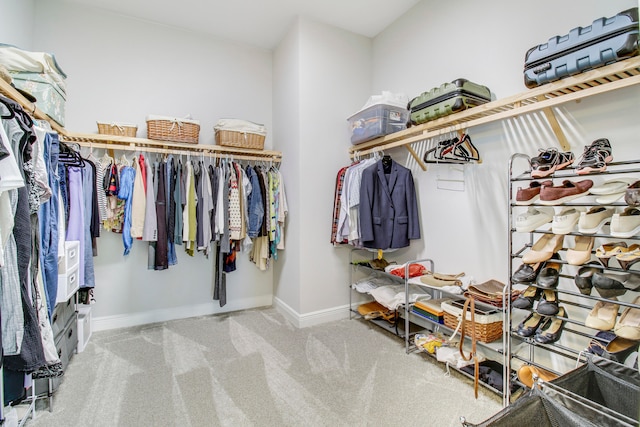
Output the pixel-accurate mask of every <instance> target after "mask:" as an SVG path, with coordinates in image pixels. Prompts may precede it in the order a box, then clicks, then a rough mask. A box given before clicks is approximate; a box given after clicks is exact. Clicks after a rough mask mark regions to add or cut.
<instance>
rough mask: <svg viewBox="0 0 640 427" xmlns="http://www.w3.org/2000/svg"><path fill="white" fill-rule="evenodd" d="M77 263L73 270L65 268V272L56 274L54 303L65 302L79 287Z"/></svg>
mask: <svg viewBox="0 0 640 427" xmlns="http://www.w3.org/2000/svg"><path fill="white" fill-rule="evenodd" d="M78 267H79V266H78V264H77V263H76V266H75V267H74V269H73V270H67V273H65V274H58V295H57V297H56V303H61V302H66V301H69V299H70V298H71V297H72V296H73V294H75V293H76V291H77V290H78V288H79V287H80V277H79V274H78V273H79V272H80V269H79V268H78Z"/></svg>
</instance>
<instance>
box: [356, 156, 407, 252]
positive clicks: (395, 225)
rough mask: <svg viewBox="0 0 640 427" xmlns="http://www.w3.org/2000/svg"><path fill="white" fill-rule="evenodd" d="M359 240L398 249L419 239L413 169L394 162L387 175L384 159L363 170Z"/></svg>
mask: <svg viewBox="0 0 640 427" xmlns="http://www.w3.org/2000/svg"><path fill="white" fill-rule="evenodd" d="M358 213H359V215H360V239H361V241H362V244H363V246H364V247H365V248H373V249H397V248H403V247H406V246H409V240H410V239H419V238H420V218H419V215H418V202H417V200H416V192H415V187H414V184H413V175H412V174H411V171H410V170H409V169H407V168H405V167H403V166H401V165H399V164H398V163H396V162H395V161H393V160H392V161H391V173H390V174H389V175H387V176H385V174H384V169H383V166H382V160H379V161H378V162H376V163H375V164H373V165H371V166H369V167H368V168H366V169H365V170H364V171H363V172H362V182H361V185H360V206H359V212H358Z"/></svg>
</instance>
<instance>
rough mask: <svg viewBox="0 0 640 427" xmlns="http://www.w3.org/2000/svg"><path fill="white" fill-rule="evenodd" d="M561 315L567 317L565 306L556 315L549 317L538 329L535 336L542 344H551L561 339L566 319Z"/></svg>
mask: <svg viewBox="0 0 640 427" xmlns="http://www.w3.org/2000/svg"><path fill="white" fill-rule="evenodd" d="M560 317H567V316H566V314H565V311H564V307H560V308H559V310H558V314H557V315H556V317H548V318H547V319H546V320H545V321H544V323H543V324H542V325H540V327H539V328H538V330H536V335H535V337H534V339H535V341H536V342H539V343H541V344H550V343H552V342H556V341H558V340H559V339H560V335H561V334H562V330H563V329H564V323H565V321H564V320H563V319H560Z"/></svg>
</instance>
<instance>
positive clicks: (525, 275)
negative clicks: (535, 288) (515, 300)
mask: <svg viewBox="0 0 640 427" xmlns="http://www.w3.org/2000/svg"><path fill="white" fill-rule="evenodd" d="M543 266H544V262H537V263H535V264H522V265H521V266H520V267H518V269H517V270H516V271H515V273H513V276H512V277H511V281H512V282H513V283H524V284H528V283H533V282H535V281H536V277H538V273H540V270H541V269H542V267H543Z"/></svg>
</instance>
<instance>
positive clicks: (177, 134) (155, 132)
mask: <svg viewBox="0 0 640 427" xmlns="http://www.w3.org/2000/svg"><path fill="white" fill-rule="evenodd" d="M199 136H200V123H199V122H197V121H196V120H190V119H179V118H175V117H161V116H149V117H147V138H149V139H155V140H158V141H173V142H186V143H189V144H197V143H198V138H199Z"/></svg>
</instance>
